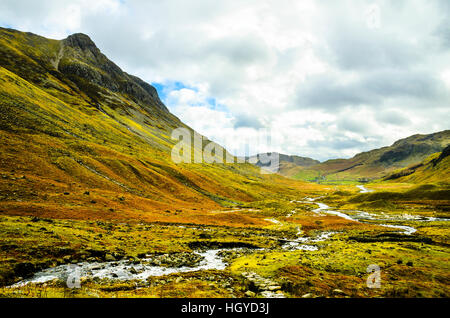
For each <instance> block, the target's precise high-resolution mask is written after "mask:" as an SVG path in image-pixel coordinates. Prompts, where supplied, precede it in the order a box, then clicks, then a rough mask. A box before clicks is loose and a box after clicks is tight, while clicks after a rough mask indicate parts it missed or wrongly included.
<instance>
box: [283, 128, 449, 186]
mask: <svg viewBox="0 0 450 318" xmlns="http://www.w3.org/2000/svg"><path fill="white" fill-rule="evenodd" d="M449 144H450V130H445V131H441V132H437V133H433V134H429V135H413V136H410V137H408V138H405V139H401V140H398V141H396V142H395V143H393V144H392V145H391V146H389V147H383V148H380V149H375V150H371V151H368V152H362V153H359V154H357V155H355V156H354V157H353V158H351V159H333V160H328V161H325V162H322V163H320V164H317V165H314V166H310V167H308V168H302V167H299V168H296V169H293V170H291V171H290V172H289V174H287V175H288V176H290V177H293V178H296V179H301V180H308V181H313V180H327V181H345V180H349V181H355V180H366V179H378V178H382V177H385V176H386V175H388V174H389V173H391V172H393V171H394V170H398V169H400V168H405V167H407V166H410V165H414V164H419V163H420V162H422V161H423V160H425V159H426V158H427V157H428V156H430V155H432V154H434V153H436V152H441V151H442V150H443V149H444V148H445V147H446V146H448V145H449Z"/></svg>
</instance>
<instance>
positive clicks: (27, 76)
mask: <svg viewBox="0 0 450 318" xmlns="http://www.w3.org/2000/svg"><path fill="white" fill-rule="evenodd" d="M177 127H185V128H188V129H190V128H189V127H187V126H186V125H184V124H183V123H182V122H181V121H180V120H179V119H178V118H176V117H175V116H174V115H172V114H171V113H170V112H169V111H168V110H167V108H166V107H165V106H164V105H163V104H162V103H161V101H160V100H159V98H158V95H157V92H156V90H155V89H154V88H153V87H152V86H150V85H148V84H146V83H144V82H143V81H141V80H140V79H138V78H136V77H134V76H131V75H129V74H126V73H125V72H123V71H122V70H121V69H120V68H119V67H118V66H116V65H115V64H114V63H113V62H111V61H109V60H108V59H107V58H106V57H105V56H104V55H103V54H101V52H100V50H99V49H98V48H97V47H96V46H95V44H94V43H93V42H92V41H91V40H90V39H89V37H87V36H86V35H83V34H76V35H72V36H70V37H68V38H67V39H65V40H62V41H57V40H50V39H46V38H43V37H40V36H37V35H34V34H30V33H22V32H18V31H15V30H10V29H0V149H1V150H2V151H1V152H0V201H1V202H2V204H1V207H0V210H1V211H0V212H2V213H8V214H18V215H24V214H26V215H38V216H44V217H54V218H79V219H110V220H127V219H145V220H152V221H155V220H156V221H171V222H203V223H211V222H212V223H224V224H259V223H266V222H265V221H261V220H258V219H251V218H249V217H245V216H239V215H234V216H233V217H229V216H226V215H223V216H216V217H214V218H212V219H211V218H210V215H209V214H208V213H209V212H208V211H211V210H214V209H220V208H221V207H223V206H229V205H238V204H241V203H244V202H249V201H253V200H261V199H264V198H266V197H270V196H273V195H274V193H285V194H286V195H289V194H291V195H295V193H296V191H298V190H299V189H303V187H304V184H301V183H296V182H290V181H287V180H285V179H283V178H282V177H280V176H264V175H261V174H260V173H259V168H257V167H254V166H253V165H250V164H174V163H173V162H172V161H171V159H170V151H171V149H172V146H173V145H174V144H175V142H177V141H176V140H172V139H171V138H170V135H171V131H172V129H174V128H177ZM207 142H208V141H207V140H206V141H204V144H206V143H207ZM198 150H199V149H196V151H198ZM278 195H281V194H278Z"/></svg>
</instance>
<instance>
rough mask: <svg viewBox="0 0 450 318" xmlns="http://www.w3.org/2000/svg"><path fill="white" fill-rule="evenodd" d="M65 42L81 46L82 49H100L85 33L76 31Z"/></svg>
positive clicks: (73, 45)
mask: <svg viewBox="0 0 450 318" xmlns="http://www.w3.org/2000/svg"><path fill="white" fill-rule="evenodd" d="M64 42H65V44H66V45H68V46H71V47H73V48H80V49H82V50H89V51H98V48H97V46H96V45H95V43H94V41H92V40H91V38H90V37H89V36H88V35H86V34H84V33H74V34H72V35H69V36H68V37H67V38H66V39H65V40H64Z"/></svg>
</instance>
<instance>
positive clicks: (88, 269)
mask: <svg viewBox="0 0 450 318" xmlns="http://www.w3.org/2000/svg"><path fill="white" fill-rule="evenodd" d="M357 187H358V188H359V189H360V193H368V192H372V191H373V190H369V189H367V188H365V187H364V186H362V185H361V186H357ZM321 198H323V197H318V198H305V199H304V200H306V201H292V202H299V203H309V204H316V205H317V206H318V208H317V209H314V210H312V212H314V213H317V214H329V215H335V216H338V217H341V218H344V219H347V220H351V221H356V222H361V223H367V224H374V225H380V226H384V227H388V228H394V229H398V230H400V233H402V234H404V235H411V234H413V233H415V232H416V231H417V230H416V229H415V228H414V227H411V226H405V225H398V224H379V223H374V222H373V221H380V220H386V221H390V222H392V221H394V222H401V221H405V220H414V221H423V222H426V221H450V219H443V218H434V217H422V216H412V215H406V214H405V215H403V216H402V217H398V216H397V217H393V216H389V215H387V214H385V213H382V214H381V216H380V215H379V214H371V213H368V212H364V211H351V212H352V215H349V214H346V213H343V212H340V211H334V210H332V209H331V208H330V207H329V206H328V205H326V204H325V203H321V202H316V200H319V199H321ZM294 213H296V211H295V210H294V211H292V212H291V213H290V214H289V215H287V216H286V217H291V216H292V215H293V214H294ZM266 220H267V221H270V222H272V223H273V224H274V225H282V223H281V222H280V221H278V220H276V219H266ZM371 221H372V222H371ZM335 233H336V232H322V233H321V234H319V235H318V236H316V237H302V236H301V235H302V231H301V230H300V228H298V232H297V238H295V239H282V240H281V241H282V242H283V244H282V245H281V248H282V249H285V250H289V251H293V250H304V251H316V250H318V246H317V245H315V244H314V243H317V242H323V241H326V240H328V239H329V238H330V237H331V236H332V235H334V234H335ZM241 249H242V248H228V249H210V250H206V251H194V252H193V253H194V254H197V255H198V256H200V257H201V261H200V262H199V263H198V264H197V265H195V266H192V267H188V266H182V267H164V266H156V265H154V264H153V263H152V262H151V258H144V259H142V260H141V261H140V262H137V263H136V262H131V261H128V260H121V261H113V262H101V263H99V262H94V263H88V262H82V263H78V264H66V265H59V266H56V267H52V268H47V269H45V270H42V271H40V272H38V273H35V274H34V276H33V277H31V278H28V279H24V280H22V281H20V282H18V283H16V284H14V285H12V286H11V287H20V286H24V285H26V284H28V283H45V282H49V281H52V280H54V279H61V280H67V278H68V276H70V275H74V273H76V275H77V277H86V278H99V279H103V278H107V279H111V280H119V281H126V280H141V281H144V280H146V279H147V278H148V277H151V276H164V275H168V274H173V273H186V272H195V271H203V270H224V269H225V268H226V267H227V266H228V264H227V263H226V262H225V261H224V257H223V255H222V253H221V252H223V251H237V250H241ZM257 250H263V249H255V251H257Z"/></svg>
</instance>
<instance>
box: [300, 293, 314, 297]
mask: <svg viewBox="0 0 450 318" xmlns="http://www.w3.org/2000/svg"><path fill="white" fill-rule="evenodd" d="M312 296H313V295H312V294H311V293H308V294H304V295H303V296H302V298H312Z"/></svg>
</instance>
